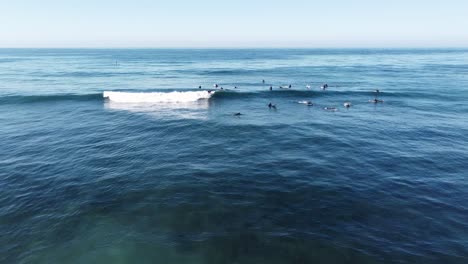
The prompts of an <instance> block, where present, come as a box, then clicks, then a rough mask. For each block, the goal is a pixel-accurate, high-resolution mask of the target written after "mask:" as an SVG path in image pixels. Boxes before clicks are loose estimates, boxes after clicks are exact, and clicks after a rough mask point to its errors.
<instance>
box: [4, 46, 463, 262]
mask: <svg viewBox="0 0 468 264" xmlns="http://www.w3.org/2000/svg"><path fill="white" fill-rule="evenodd" d="M262 80H265V83H263V82H262ZM215 83H217V84H219V87H223V88H224V89H223V91H221V90H217V91H216V92H215V93H214V94H210V95H209V96H208V97H210V98H209V99H200V100H192V101H190V100H189V101H184V102H180V100H181V99H180V98H182V97H180V96H182V95H180V94H179V95H178V96H179V97H177V96H176V98H178V99H176V100H175V102H161V100H160V98H161V96H164V94H167V93H169V92H173V91H177V92H181V93H183V94H185V95H184V96H187V95H189V94H191V93H190V92H202V93H203V91H206V90H213V89H214V87H213V84H215ZM324 83H327V84H328V85H329V88H328V89H326V90H322V89H321V88H320V87H321V86H322V85H323V84H324ZM199 85H201V86H202V89H198V86H199ZM270 85H271V86H273V91H270V90H269V87H270ZM281 85H286V86H287V85H291V86H292V88H291V89H280V88H279V86H281ZM306 85H309V86H310V89H307V88H306ZM235 86H237V87H238V88H237V89H234V87H235ZM375 89H379V90H380V91H381V93H380V94H378V98H379V99H381V100H383V101H384V102H383V103H378V104H374V103H370V102H369V100H372V99H374V97H375V95H376V94H375V93H374V92H373V91H374V90H375ZM104 91H117V92H122V93H124V98H125V99H128V100H129V101H130V99H132V98H135V94H134V93H145V94H143V96H145V98H152V99H151V100H150V102H116V101H114V100H112V98H110V99H105V98H103V92H104ZM187 92H189V93H187ZM171 96H172V95H171ZM158 98H159V99H158ZM184 98H185V97H184ZM298 101H312V102H313V104H314V105H313V106H307V105H304V104H299V103H298ZM346 101H349V102H351V103H352V107H350V108H349V109H346V108H344V107H343V103H344V102H346ZM270 102H272V103H273V104H276V106H277V109H269V108H268V106H267V105H268V104H269V103H270ZM467 102H468V50H442V49H440V50H287V49H282V50H249V49H244V50H177V49H171V50H152V49H147V50H136V49H135V50H132V49H127V50H105V49H101V50H91V49H80V50H68V49H50V50H48V49H39V50H35V49H19V50H17V49H11V50H9V49H0V139H1V147H0V263H467V261H468V249H467V248H468V184H467V181H466V177H467V168H468V167H467V164H468V144H467V142H468V119H467V116H468V115H467V113H468V106H467ZM324 107H335V108H337V109H336V111H326V110H324V109H323V108H324ZM238 112H240V113H241V114H242V115H241V116H234V114H235V113H238Z"/></svg>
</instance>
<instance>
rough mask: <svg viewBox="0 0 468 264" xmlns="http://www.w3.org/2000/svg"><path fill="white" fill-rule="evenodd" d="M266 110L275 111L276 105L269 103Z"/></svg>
mask: <svg viewBox="0 0 468 264" xmlns="http://www.w3.org/2000/svg"><path fill="white" fill-rule="evenodd" d="M268 108H270V109H272V108H273V109H276V105H274V104H272V103H271V102H270V103H269V104H268Z"/></svg>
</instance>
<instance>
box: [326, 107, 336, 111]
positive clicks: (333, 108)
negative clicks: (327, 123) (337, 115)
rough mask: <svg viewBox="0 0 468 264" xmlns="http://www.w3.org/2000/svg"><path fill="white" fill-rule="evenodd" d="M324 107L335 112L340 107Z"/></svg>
mask: <svg viewBox="0 0 468 264" xmlns="http://www.w3.org/2000/svg"><path fill="white" fill-rule="evenodd" d="M323 109H324V110H327V111H333V112H335V111H337V110H338V109H336V107H324V108H323Z"/></svg>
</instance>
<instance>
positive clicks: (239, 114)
mask: <svg viewBox="0 0 468 264" xmlns="http://www.w3.org/2000/svg"><path fill="white" fill-rule="evenodd" d="M241 115H242V114H241V113H235V114H234V116H241Z"/></svg>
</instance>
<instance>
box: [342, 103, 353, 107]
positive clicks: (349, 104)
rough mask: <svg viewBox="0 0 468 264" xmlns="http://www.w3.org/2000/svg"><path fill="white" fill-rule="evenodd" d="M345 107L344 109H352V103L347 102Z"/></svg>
mask: <svg viewBox="0 0 468 264" xmlns="http://www.w3.org/2000/svg"><path fill="white" fill-rule="evenodd" d="M343 105H344V107H346V108H350V107H351V103H350V102H345V103H344V104H343Z"/></svg>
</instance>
